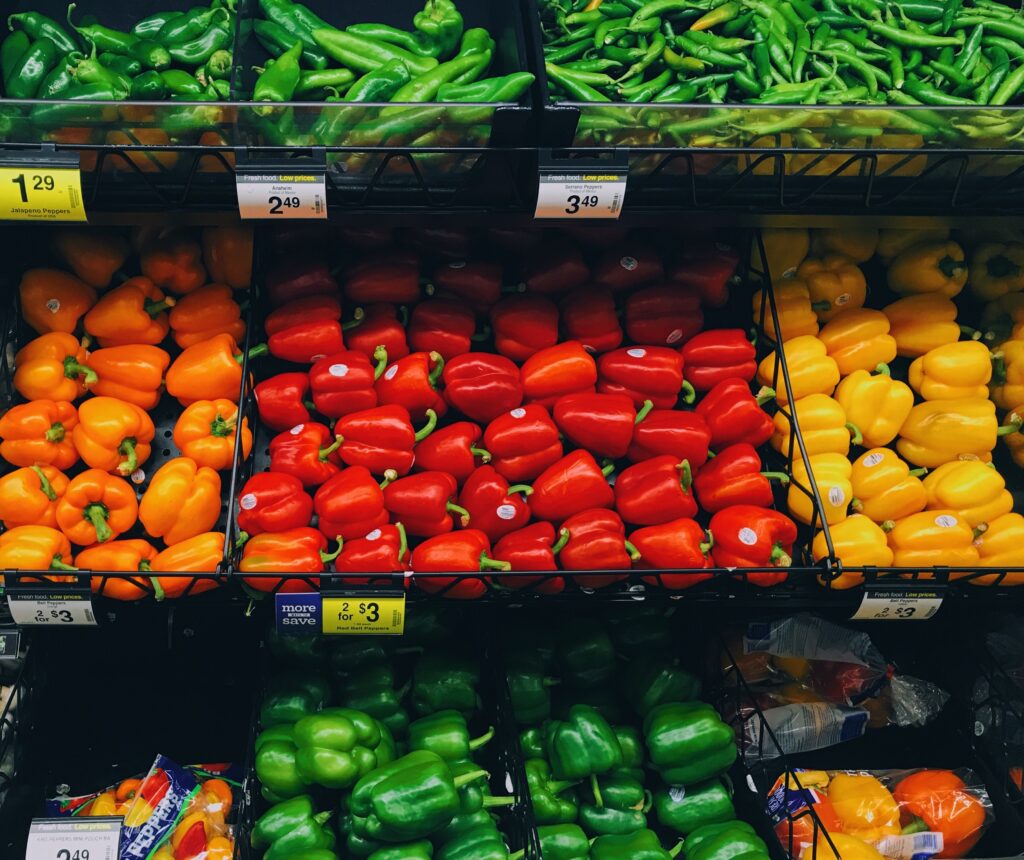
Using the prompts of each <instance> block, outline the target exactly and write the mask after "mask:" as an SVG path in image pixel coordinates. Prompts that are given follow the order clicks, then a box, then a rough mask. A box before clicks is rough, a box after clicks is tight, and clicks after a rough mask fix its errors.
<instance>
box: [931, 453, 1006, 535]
mask: <svg viewBox="0 0 1024 860" xmlns="http://www.w3.org/2000/svg"><path fill="white" fill-rule="evenodd" d="M1018 435H1019V434H1018ZM924 488H925V491H926V492H927V493H928V510H936V509H939V508H941V509H943V510H952V511H956V512H957V515H958V516H959V517H960V518H961V519H964V520H966V521H967V524H968V525H969V526H970V527H971V528H976V527H977V526H980V525H981V524H982V523H987V522H990V521H991V520H994V519H995V518H996V517H999V516H1002V515H1003V514H1008V513H1009V512H1010V511H1012V510H1013V496H1011V495H1010V493H1009V491H1008V490H1007V489H1006V481H1004V480H1003V476H1002V475H1000V474H999V472H997V471H996V470H995V468H994V467H993V466H992V464H991V463H982V462H981V461H980V460H954V461H953V462H952V463H944V464H943V465H941V466H939V468H938V469H936V470H935V471H934V472H931V473H930V474H929V475H928V476H927V477H925V479H924Z"/></svg>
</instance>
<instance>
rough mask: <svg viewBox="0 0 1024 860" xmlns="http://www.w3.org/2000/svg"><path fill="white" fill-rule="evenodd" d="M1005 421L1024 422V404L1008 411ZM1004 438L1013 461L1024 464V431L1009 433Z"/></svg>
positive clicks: (1019, 464) (1012, 422)
mask: <svg viewBox="0 0 1024 860" xmlns="http://www.w3.org/2000/svg"><path fill="white" fill-rule="evenodd" d="M1005 421H1006V423H1007V424H1016V423H1017V422H1018V421H1021V422H1022V423H1024V404H1021V405H1020V406H1018V407H1016V408H1015V409H1011V410H1010V412H1008V413H1007V415H1006V419H1005ZM1002 439H1003V444H1004V445H1006V447H1007V448H1008V449H1009V451H1010V457H1011V458H1012V459H1013V462H1014V463H1016V464H1017V465H1018V466H1024V433H1007V434H1006V435H1005V436H1003V437H1002Z"/></svg>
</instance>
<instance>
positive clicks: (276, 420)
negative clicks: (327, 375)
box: [255, 372, 314, 433]
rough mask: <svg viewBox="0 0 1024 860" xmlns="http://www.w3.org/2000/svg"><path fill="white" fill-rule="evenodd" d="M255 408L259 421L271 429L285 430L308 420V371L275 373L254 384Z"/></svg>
mask: <svg viewBox="0 0 1024 860" xmlns="http://www.w3.org/2000/svg"><path fill="white" fill-rule="evenodd" d="M255 394H256V408H257V409H258V410H259V413H260V421H262V422H263V423H264V424H266V425H267V426H268V427H270V429H271V430H277V431H278V432H279V433H280V432H281V431H282V430H289V429H291V428H292V427H294V426H295V425H296V424H305V423H306V422H307V421H309V418H310V414H309V410H310V409H312V408H314V404H313V403H312V402H310V401H309V400H308V398H309V375H308V374H306V373H298V372H296V373H279V374H277V376H272V377H270V379H264V380H263V381H262V382H260V383H258V384H257V385H256V390H255Z"/></svg>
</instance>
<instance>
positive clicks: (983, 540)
mask: <svg viewBox="0 0 1024 860" xmlns="http://www.w3.org/2000/svg"><path fill="white" fill-rule="evenodd" d="M974 544H975V546H977V547H978V552H979V554H980V555H981V565H982V567H1000V568H1007V567H1024V516H1021V515H1020V514H1003V515H1002V516H1001V517H996V518H995V519H994V520H991V521H990V522H989V524H988V528H987V529H985V531H984V532H983V533H982V534H981V535H980V536H979V537H978V538H977V539H975V541H974ZM970 583H971V585H995V584H998V585H1024V573H1004V575H1003V576H1002V577H1001V578H1000V575H999V574H992V575H991V576H980V577H976V578H974V579H972V580H970Z"/></svg>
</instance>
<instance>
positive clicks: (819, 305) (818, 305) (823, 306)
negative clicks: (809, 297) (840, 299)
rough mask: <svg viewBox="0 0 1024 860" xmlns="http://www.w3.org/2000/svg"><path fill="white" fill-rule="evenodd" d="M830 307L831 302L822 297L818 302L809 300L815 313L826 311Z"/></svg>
mask: <svg viewBox="0 0 1024 860" xmlns="http://www.w3.org/2000/svg"><path fill="white" fill-rule="evenodd" d="M830 307H832V302H828V301H825V300H824V299H822V300H821V301H820V302H811V310H812V311H814V312H815V313H821V312H822V311H827V310H828V309H829V308H830Z"/></svg>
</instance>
